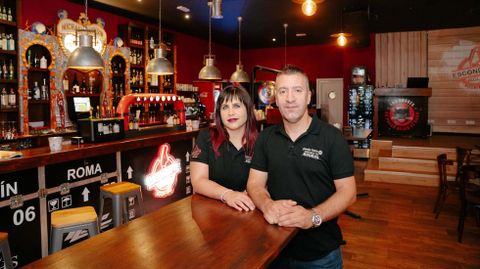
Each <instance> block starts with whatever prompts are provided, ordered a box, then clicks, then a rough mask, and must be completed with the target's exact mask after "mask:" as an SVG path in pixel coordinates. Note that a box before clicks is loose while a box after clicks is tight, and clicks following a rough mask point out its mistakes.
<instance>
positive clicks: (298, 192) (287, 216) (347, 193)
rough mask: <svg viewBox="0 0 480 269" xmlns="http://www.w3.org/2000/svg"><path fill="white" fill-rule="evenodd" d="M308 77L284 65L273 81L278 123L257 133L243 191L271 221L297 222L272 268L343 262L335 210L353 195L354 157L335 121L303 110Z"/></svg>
mask: <svg viewBox="0 0 480 269" xmlns="http://www.w3.org/2000/svg"><path fill="white" fill-rule="evenodd" d="M310 98H311V92H310V89H309V86H308V77H307V75H306V74H305V73H304V72H303V70H301V69H300V68H298V67H295V66H286V67H285V68H284V69H283V70H282V71H281V72H280V73H279V74H278V75H277V79H276V83H275V100H276V104H277V106H278V108H279V110H280V113H281V114H282V123H280V124H278V125H275V126H272V127H270V128H267V129H265V130H264V131H263V132H262V133H261V134H260V136H259V137H258V139H257V142H256V144H255V153H254V157H253V160H252V164H251V169H250V176H249V178H248V183H247V191H248V194H249V195H250V196H251V198H252V200H253V202H254V203H255V205H256V206H257V207H258V208H259V209H260V210H261V211H262V212H263V216H264V217H265V220H266V221H267V222H268V223H270V224H277V225H279V226H284V227H297V228H300V230H299V232H298V234H297V235H296V236H295V237H294V238H293V239H292V241H290V242H289V244H288V245H287V246H286V247H285V249H284V250H283V252H282V253H281V254H280V256H279V257H278V258H277V260H276V261H274V262H273V264H272V267H273V268H282V269H283V268H342V266H343V263H342V256H341V251H340V248H339V246H340V245H341V243H342V242H343V239H342V234H341V231H340V227H339V226H338V224H337V218H338V215H339V214H341V213H342V212H343V211H345V209H346V208H347V207H348V206H350V205H351V204H353V203H354V202H355V200H356V187H355V178H354V176H353V172H354V168H353V159H352V155H351V153H350V150H349V147H348V144H347V142H346V141H345V139H344V138H343V137H342V134H341V133H340V131H339V130H337V129H336V128H335V127H333V126H331V125H329V124H327V123H324V122H321V121H320V120H319V119H318V118H317V117H316V116H314V117H313V118H312V117H310V116H309V115H308V110H307V106H308V103H309V102H310Z"/></svg>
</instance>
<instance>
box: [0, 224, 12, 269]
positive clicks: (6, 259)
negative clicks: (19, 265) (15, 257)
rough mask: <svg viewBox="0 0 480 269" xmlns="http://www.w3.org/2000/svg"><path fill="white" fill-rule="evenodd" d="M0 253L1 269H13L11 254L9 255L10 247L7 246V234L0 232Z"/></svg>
mask: <svg viewBox="0 0 480 269" xmlns="http://www.w3.org/2000/svg"><path fill="white" fill-rule="evenodd" d="M0 252H1V254H2V257H3V267H2V268H6V269H13V262H12V254H11V253H10V246H9V244H8V233H2V232H0ZM0 264H1V263H0Z"/></svg>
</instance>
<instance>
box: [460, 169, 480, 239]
mask: <svg viewBox="0 0 480 269" xmlns="http://www.w3.org/2000/svg"><path fill="white" fill-rule="evenodd" d="M479 177H480V165H464V166H463V167H462V178H461V180H460V216H459V219H458V227H457V231H458V242H460V243H461V242H462V238H463V228H464V225H465V218H466V214H467V208H468V206H472V207H474V208H475V209H476V222H477V225H479V224H480V214H479V213H480V186H479V185H477V184H475V183H473V180H474V179H478V178H479Z"/></svg>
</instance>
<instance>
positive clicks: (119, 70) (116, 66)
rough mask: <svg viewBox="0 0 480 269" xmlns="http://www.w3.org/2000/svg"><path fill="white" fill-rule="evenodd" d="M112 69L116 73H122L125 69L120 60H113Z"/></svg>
mask: <svg viewBox="0 0 480 269" xmlns="http://www.w3.org/2000/svg"><path fill="white" fill-rule="evenodd" d="M112 71H113V73H114V74H122V73H123V72H124V69H123V67H122V63H120V62H113V63H112Z"/></svg>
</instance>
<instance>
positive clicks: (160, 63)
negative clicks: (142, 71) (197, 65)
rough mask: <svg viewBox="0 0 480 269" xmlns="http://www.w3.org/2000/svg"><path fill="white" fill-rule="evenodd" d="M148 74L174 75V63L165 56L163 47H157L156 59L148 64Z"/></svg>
mask: <svg viewBox="0 0 480 269" xmlns="http://www.w3.org/2000/svg"><path fill="white" fill-rule="evenodd" d="M147 74H150V75H160V76H162V75H172V74H173V67H172V64H171V63H170V62H169V61H168V60H167V58H165V57H164V56H163V49H162V48H158V49H155V59H153V60H151V61H150V62H149V63H148V65H147Z"/></svg>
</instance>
